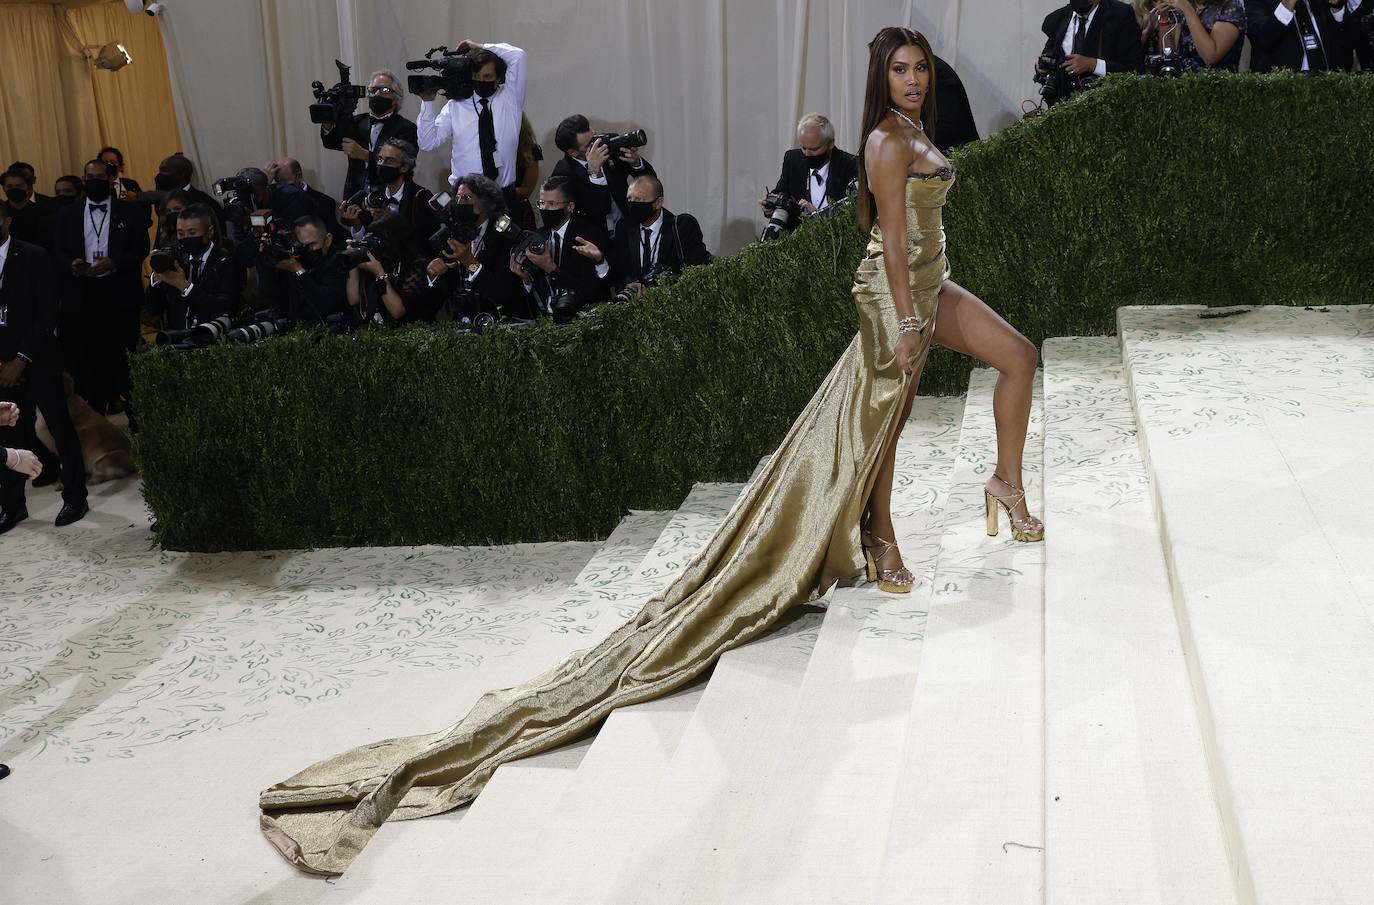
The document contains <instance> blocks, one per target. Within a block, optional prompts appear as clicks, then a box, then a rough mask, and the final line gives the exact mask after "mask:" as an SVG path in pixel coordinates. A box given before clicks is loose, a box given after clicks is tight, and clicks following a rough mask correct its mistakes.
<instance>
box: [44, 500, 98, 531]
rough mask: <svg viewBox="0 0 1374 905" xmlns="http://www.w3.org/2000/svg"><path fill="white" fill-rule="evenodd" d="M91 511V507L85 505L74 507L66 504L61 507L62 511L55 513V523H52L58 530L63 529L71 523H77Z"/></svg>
mask: <svg viewBox="0 0 1374 905" xmlns="http://www.w3.org/2000/svg"><path fill="white" fill-rule="evenodd" d="M90 511H91V507H90V506H88V505H86V504H85V503H81V504H79V505H74V504H72V503H67V504H65V505H64V506H63V507H62V511H61V512H59V513H57V521H55V522H53V524H54V525H56V526H57V527H59V528H65V527H67V526H68V525H70V524H71V523H72V522H79V521H81V520H82V519H83V518H85V517H86V513H88V512H90Z"/></svg>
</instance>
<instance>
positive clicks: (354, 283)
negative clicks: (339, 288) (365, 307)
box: [344, 267, 363, 308]
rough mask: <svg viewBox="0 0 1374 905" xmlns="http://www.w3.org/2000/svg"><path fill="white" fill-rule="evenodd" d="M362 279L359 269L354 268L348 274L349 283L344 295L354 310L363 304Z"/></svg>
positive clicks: (345, 287)
mask: <svg viewBox="0 0 1374 905" xmlns="http://www.w3.org/2000/svg"><path fill="white" fill-rule="evenodd" d="M361 283H362V278H361V277H360V276H359V275H358V268H356V267H354V268H353V269H352V270H350V271H349V272H348V282H347V283H346V284H345V285H344V295H346V296H347V297H348V304H349V305H350V306H352V307H354V308H357V307H359V306H360V305H362V303H363V295H362V286H361Z"/></svg>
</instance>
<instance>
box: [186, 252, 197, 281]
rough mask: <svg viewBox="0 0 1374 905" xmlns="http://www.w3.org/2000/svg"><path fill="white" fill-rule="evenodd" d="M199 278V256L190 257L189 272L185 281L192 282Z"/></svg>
mask: <svg viewBox="0 0 1374 905" xmlns="http://www.w3.org/2000/svg"><path fill="white" fill-rule="evenodd" d="M198 279H200V258H192V259H191V272H190V273H188V274H187V275H186V282H187V283H194V282H195V281H196V280H198Z"/></svg>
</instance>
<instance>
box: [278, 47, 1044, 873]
mask: <svg viewBox="0 0 1374 905" xmlns="http://www.w3.org/2000/svg"><path fill="white" fill-rule="evenodd" d="M869 50H870V60H869V69H868V87H867V92H866V97H865V102H864V120H863V135H864V140H863V144H862V148H863V153H862V155H861V158H860V169H859V184H860V186H861V190H860V193H859V214H860V219H861V222H862V223H863V225H864V226H865V228H870V229H871V240H870V242H869V245H868V253H867V255H866V257H865V258H864V260H863V262H862V263H861V264H860V265H859V269H858V272H857V274H856V275H855V278H854V289H853V293H854V299H855V303H856V305H857V307H858V311H859V332H858V334H857V335H856V336H855V337H854V341H853V342H852V343H851V344H850V346H849V348H848V349H847V350H846V351H845V353H844V354H843V355H842V356H841V357H840V360H839V361H838V362H837V363H836V364H835V367H834V369H833V370H832V371H831V372H830V375H829V377H827V378H826V380H825V382H824V383H823V384H822V385H821V387H820V389H819V390H817V391H816V394H815V396H814V397H813V398H812V399H811V401H810V402H809V403H808V404H807V406H806V408H805V409H804V410H803V411H802V413H801V415H800V416H799V417H798V418H797V420H796V422H795V423H794V424H793V425H792V428H791V429H790V430H789V431H788V433H787V436H786V437H785V438H784V439H783V441H782V444H781V445H780V446H779V447H778V449H777V452H776V453H775V454H774V455H773V456H772V458H771V459H770V460H769V462H768V464H767V466H765V468H764V469H763V471H762V472H761V473H760V474H759V476H758V477H757V479H756V480H755V481H754V482H753V483H752V484H751V485H750V486H749V487H748V488H747V489H746V490H745V492H744V494H743V495H742V496H741V499H740V500H739V502H738V503H737V504H736V505H735V508H734V509H733V510H732V511H731V513H730V514H729V516H727V518H726V519H725V522H724V523H723V524H722V525H721V527H720V529H719V530H718V531H717V532H716V534H715V536H714V537H712V538H711V540H710V541H709V542H708V543H707V545H706V547H705V548H704V549H703V550H702V552H701V553H700V554H699V555H698V556H697V558H696V559H695V560H694V561H693V562H692V563H691V564H690V565H689V566H688V567H687V568H686V569H685V570H684V571H683V572H682V574H681V575H680V576H679V577H678V578H677V579H676V580H675V581H674V582H673V583H672V584H671V585H669V586H668V587H667V588H665V589H664V590H663V591H661V592H659V593H658V594H657V595H656V596H654V597H653V598H652V599H650V600H649V601H648V602H647V603H645V605H644V607H643V609H642V610H640V612H639V614H638V615H637V616H635V617H634V618H633V619H631V620H630V621H629V622H627V623H626V624H625V625H623V626H621V627H620V628H618V629H616V630H615V631H614V632H613V633H612V634H611V635H610V636H609V637H608V638H606V639H605V640H604V641H602V642H601V643H600V644H598V645H597V646H596V647H594V648H592V649H590V650H587V651H581V652H578V653H576V654H574V655H572V656H571V657H570V658H569V659H567V660H566V661H564V662H563V663H560V664H558V665H557V666H555V667H553V668H552V669H550V670H549V671H548V672H546V673H544V674H543V675H541V676H538V677H536V678H534V679H532V680H530V681H529V682H526V683H525V684H524V685H521V686H518V687H516V688H510V689H503V690H499V691H492V692H488V693H487V694H485V695H483V696H482V698H481V699H480V700H478V702H477V703H476V704H475V705H474V706H473V708H472V710H471V711H470V712H469V713H468V714H467V715H466V716H465V717H463V718H462V719H461V720H459V721H458V722H457V723H455V724H453V725H452V726H450V727H448V728H447V729H444V730H442V731H440V732H435V733H432V734H428V735H417V736H409V737H405V738H394V739H386V740H383V741H380V742H376V743H374V744H370V745H365V746H363V747H361V748H355V749H353V750H351V751H346V752H344V753H342V754H339V755H336V756H334V757H331V758H329V759H327V760H324V761H321V762H319V763H317V764H315V765H313V766H311V767H308V768H306V769H305V770H302V771H301V772H300V773H297V774H296V775H295V776H292V777H291V778H290V779H287V780H286V781H284V782H281V783H278V784H277V785H274V786H272V787H271V788H269V789H267V790H265V791H264V792H263V793H262V794H261V796H260V798H259V804H260V806H261V809H262V815H261V825H262V829H263V832H264V833H266V835H267V836H268V838H269V839H270V840H271V841H272V843H273V844H274V845H275V846H276V847H277V848H278V849H279V850H280V851H281V852H282V854H283V855H285V856H286V857H287V858H288V859H289V860H290V861H291V862H292V863H294V864H295V865H296V866H297V867H300V868H301V869H302V870H305V871H309V872H312V873H318V874H325V875H335V874H340V873H342V872H343V871H344V870H345V868H347V867H348V865H349V863H350V862H351V861H352V860H353V858H354V857H355V856H356V855H357V854H358V852H359V851H361V850H362V848H363V846H365V845H366V844H367V842H368V840H369V839H371V837H372V834H373V833H375V832H376V830H377V828H378V827H380V826H381V825H382V823H384V822H386V821H387V820H410V819H415V818H418V817H425V816H428V815H431V814H438V813H441V812H444V811H448V810H451V809H453V808H456V807H459V806H460V805H463V804H466V803H467V802H469V801H471V800H472V799H473V798H475V797H476V795H477V793H478V792H479V791H480V790H481V788H482V786H483V784H484V783H485V782H486V781H487V779H488V778H490V776H491V774H492V773H493V772H494V771H495V770H496V768H497V767H498V766H500V765H501V764H502V763H505V762H507V761H511V760H516V759H518V758H521V757H526V756H528V755H531V754H535V753H537V752H540V751H544V750H547V749H549V748H553V747H556V746H558V745H561V744H563V743H565V742H568V741H571V740H573V739H575V738H577V737H578V736H580V735H583V734H585V733H586V732H587V731H588V730H590V729H591V728H592V727H594V726H595V725H596V724H597V723H598V722H599V721H601V720H602V719H604V718H605V717H606V715H607V714H608V713H610V712H611V711H612V710H614V709H615V708H617V707H623V706H626V705H629V704H635V703H638V702H641V701H645V700H649V699H651V698H655V697H658V696H661V695H663V694H666V693H667V692H669V691H672V690H673V689H676V688H678V687H680V686H682V685H684V684H686V683H688V682H690V681H691V680H692V679H694V678H696V677H697V676H699V675H700V674H701V673H702V672H703V671H705V670H706V669H707V668H708V667H709V666H710V665H711V664H712V663H714V662H715V660H716V658H718V657H719V656H720V655H721V654H722V653H724V652H725V651H727V650H729V649H730V648H733V647H737V646H739V645H741V644H744V643H745V642H748V641H750V640H753V639H755V638H757V637H759V636H760V635H762V634H764V633H765V632H767V631H768V630H769V628H770V627H771V626H772V625H773V623H774V622H775V621H776V620H777V619H778V617H779V616H781V615H782V614H783V613H784V612H785V611H786V610H787V609H788V608H790V607H792V606H795V605H798V604H802V603H805V602H807V601H809V600H813V599H815V598H816V597H819V596H821V595H823V594H825V593H826V592H827V591H828V590H829V589H830V587H831V586H832V585H834V584H835V583H836V582H837V581H839V580H840V579H848V578H851V577H853V576H854V575H855V574H856V573H857V571H858V570H859V569H860V568H861V567H862V566H861V564H866V565H867V567H868V576H869V579H870V580H874V579H875V578H876V579H877V580H878V581H879V583H880V586H881V587H882V588H883V589H884V590H887V591H891V592H897V593H901V592H906V591H910V590H911V585H912V576H911V573H910V572H909V571H908V570H907V569H906V568H905V567H904V566H903V565H902V562H901V554H900V552H899V551H898V550H897V547H896V545H895V544H894V543H892V541H891V540H890V539H891V538H892V537H894V533H893V525H892V514H891V511H890V505H889V504H890V497H891V493H892V476H893V463H894V461H895V454H896V445H897V437H898V434H899V433H900V431H901V428H902V425H903V424H904V423H905V421H906V419H907V417H908V415H909V413H910V409H911V401H912V397H913V396H914V395H915V392H916V385H917V381H918V379H919V377H920V373H921V368H922V366H923V365H924V363H925V358H926V354H927V352H928V351H929V349H930V344H931V342H932V341H934V342H939V343H942V344H944V345H947V346H950V347H952V348H954V349H956V350H959V351H962V352H966V353H968V354H970V355H973V356H974V357H976V358H979V359H981V360H983V361H984V362H987V363H988V364H991V365H992V366H994V367H996V368H997V369H998V370H999V371H1000V372H1001V377H1000V379H999V380H998V383H997V388H996V392H995V395H994V411H995V415H996V421H997V442H998V469H997V473H996V476H995V477H994V478H991V479H989V482H988V486H987V488H986V490H987V493H988V507H989V518H990V522H989V531H990V533H992V532H993V531H995V529H996V524H997V523H996V521H995V519H996V518H997V510H996V508H995V507H996V506H1002V507H1003V508H1005V509H1006V510H1007V512H1008V514H1009V517H1010V520H1011V524H1012V531H1013V534H1014V535H1015V537H1016V538H1017V539H1018V540H1039V539H1040V537H1041V536H1042V534H1043V531H1042V529H1041V527H1040V524H1039V522H1038V521H1036V520H1035V519H1034V518H1032V517H1031V516H1030V515H1029V514H1028V513H1027V511H1026V508H1025V501H1024V496H1023V495H1021V493H1020V490H1019V488H1020V487H1021V455H1022V448H1023V446H1024V445H1025V435H1026V426H1027V422H1028V420H1029V415H1030V401H1031V384H1032V381H1033V379H1034V375H1035V366H1036V351H1035V347H1034V346H1032V345H1031V344H1030V343H1029V342H1028V341H1027V340H1026V339H1025V338H1024V337H1022V336H1021V335H1020V334H1018V333H1017V332H1016V331H1015V330H1013V329H1012V328H1011V327H1010V326H1008V325H1007V323H1006V322H1005V321H1003V320H1002V319H1001V318H1000V317H998V316H997V315H996V314H995V313H994V312H993V311H992V310H991V309H989V308H988V307H987V306H986V305H984V304H983V303H982V302H981V301H979V300H978V299H977V298H975V297H974V296H973V295H972V294H970V293H969V292H967V291H966V290H964V289H962V288H960V287H959V286H957V285H955V284H954V283H952V282H950V281H949V280H948V276H949V270H948V265H947V263H946V260H945V246H944V230H943V228H942V226H941V219H940V211H941V207H942V206H943V204H944V200H945V195H946V193H947V192H948V191H949V188H950V186H951V185H952V184H953V181H954V171H953V168H952V167H951V166H950V165H949V162H948V161H947V160H946V159H945V158H944V157H943V156H942V155H941V154H940V153H939V151H937V150H936V149H935V147H934V145H932V144H931V142H930V140H929V139H928V138H927V137H926V134H925V131H924V128H923V127H929V125H930V124H931V123H933V121H934V116H935V103H934V78H935V76H934V65H933V63H934V54H933V52H932V51H931V49H930V45H929V43H928V42H927V41H926V39H925V38H924V37H923V36H922V35H920V34H917V33H916V32H913V31H911V30H909V29H905V28H886V29H883V30H882V31H881V32H879V33H878V35H877V37H875V38H874V39H873V42H872V43H871V44H870V45H869ZM875 214H876V222H874V221H875V216H874V215H875ZM883 225H886V226H887V227H888V228H887V229H883V228H881V227H882V226H883ZM1004 479H1005V480H1004ZM999 501H1000V502H999ZM861 521H862V522H863V529H862V532H861V530H860V523H861ZM861 534H862V539H861ZM861 554H862V556H861Z"/></svg>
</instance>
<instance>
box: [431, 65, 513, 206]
mask: <svg viewBox="0 0 1374 905" xmlns="http://www.w3.org/2000/svg"><path fill="white" fill-rule="evenodd" d="M457 52H459V53H467V54H468V55H469V58H470V59H471V61H472V83H473V89H474V90H473V94H472V96H471V97H468V98H463V99H458V98H451V99H450V100H449V101H448V102H447V103H445V104H444V106H443V109H442V110H440V109H438V104H437V102H436V101H435V99H434V92H429V93H427V94H421V95H420V101H421V103H420V121H419V123H418V132H419V139H420V150H422V151H433V150H435V149H436V148H438V147H439V146H440V145H442V144H443V143H444V142H447V141H451V142H452V143H453V158H452V166H451V167H450V172H451V173H453V176H450V177H449V184H450V185H456V184H457V182H456V179H457V177H459V176H462V175H463V174H465V173H481V174H482V175H484V176H486V177H487V178H488V179H491V180H493V181H495V182H496V184H497V185H498V186H500V187H501V188H502V189H509V188H510V187H511V186H512V185H514V184H515V166H516V153H515V152H516V149H517V147H518V145H519V143H520V118H521V116H522V115H523V111H524V107H525V88H526V85H527V83H528V78H529V71H528V67H527V65H526V61H525V51H523V50H521V49H520V48H519V47H514V46H512V45H510V44H485V45H484V44H479V43H478V42H476V41H464V42H463V43H461V44H459V45H458V50H457Z"/></svg>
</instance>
